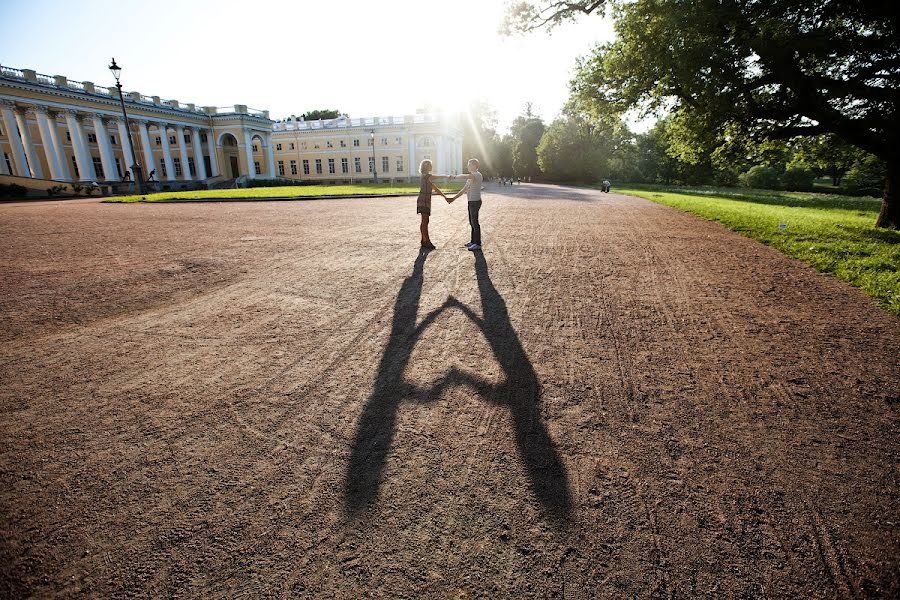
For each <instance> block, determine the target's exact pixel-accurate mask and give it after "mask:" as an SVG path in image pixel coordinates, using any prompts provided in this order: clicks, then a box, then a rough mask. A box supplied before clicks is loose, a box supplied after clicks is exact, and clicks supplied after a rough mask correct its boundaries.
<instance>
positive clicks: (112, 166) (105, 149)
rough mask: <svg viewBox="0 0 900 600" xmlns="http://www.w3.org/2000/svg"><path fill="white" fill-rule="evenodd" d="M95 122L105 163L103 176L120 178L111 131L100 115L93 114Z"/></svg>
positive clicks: (111, 179) (110, 179)
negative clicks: (110, 139)
mask: <svg viewBox="0 0 900 600" xmlns="http://www.w3.org/2000/svg"><path fill="white" fill-rule="evenodd" d="M91 120H92V121H93V122H94V135H95V136H97V146H98V147H99V148H100V164H102V165H103V178H104V179H106V181H114V180H116V179H119V174H118V173H117V172H116V158H115V155H113V150H112V145H111V144H110V143H109V132H108V131H107V130H106V124H105V123H104V122H103V117H101V116H100V115H91Z"/></svg>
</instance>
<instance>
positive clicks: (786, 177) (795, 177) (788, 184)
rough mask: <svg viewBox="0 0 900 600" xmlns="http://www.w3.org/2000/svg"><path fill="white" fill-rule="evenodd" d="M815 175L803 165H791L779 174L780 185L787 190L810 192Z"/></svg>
mask: <svg viewBox="0 0 900 600" xmlns="http://www.w3.org/2000/svg"><path fill="white" fill-rule="evenodd" d="M815 178H816V175H815V173H813V172H812V171H810V170H809V169H804V168H803V167H791V168H789V169H787V170H785V172H784V173H783V174H782V175H781V186H782V187H783V188H784V189H786V190H788V191H789V192H811V191H812V189H813V181H814V180H815Z"/></svg>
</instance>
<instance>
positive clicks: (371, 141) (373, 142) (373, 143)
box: [368, 138, 375, 146]
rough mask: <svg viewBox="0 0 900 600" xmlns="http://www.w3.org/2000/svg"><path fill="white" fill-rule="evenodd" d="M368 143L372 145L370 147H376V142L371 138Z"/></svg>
mask: <svg viewBox="0 0 900 600" xmlns="http://www.w3.org/2000/svg"><path fill="white" fill-rule="evenodd" d="M368 142H369V145H370V146H374V145H375V140H373V139H372V138H369V139H368Z"/></svg>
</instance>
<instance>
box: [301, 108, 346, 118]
mask: <svg viewBox="0 0 900 600" xmlns="http://www.w3.org/2000/svg"><path fill="white" fill-rule="evenodd" d="M346 116H347V113H344V112H341V111H339V110H337V109H331V108H319V109H316V110H311V111H309V112H305V113H303V114H302V115H300V118H301V119H302V120H304V121H315V120H317V119H337V118H338V117H346Z"/></svg>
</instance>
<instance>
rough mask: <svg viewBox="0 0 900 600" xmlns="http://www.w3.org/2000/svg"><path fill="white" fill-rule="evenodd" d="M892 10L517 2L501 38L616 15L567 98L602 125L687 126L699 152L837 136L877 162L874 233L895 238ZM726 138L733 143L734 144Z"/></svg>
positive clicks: (820, 4)
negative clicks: (680, 119)
mask: <svg viewBox="0 0 900 600" xmlns="http://www.w3.org/2000/svg"><path fill="white" fill-rule="evenodd" d="M892 6H893V3H891V2H870V1H860V2H849V1H846V0H694V1H691V2H687V1H684V0H633V1H627V2H626V1H617V0H607V1H606V2H602V1H598V0H573V1H569V2H560V1H547V0H544V1H542V2H516V3H513V4H512V5H511V7H510V9H509V11H508V13H507V22H506V24H507V27H508V28H509V29H511V30H529V29H533V28H536V27H540V26H542V25H544V24H546V25H549V26H553V25H555V24H558V23H560V22H562V21H565V20H567V19H572V18H575V17H577V16H579V15H582V14H591V13H597V12H600V11H603V10H605V9H608V8H611V9H612V11H613V14H614V16H615V19H616V32H617V39H616V40H615V41H614V42H611V43H608V44H604V45H601V46H598V47H597V48H596V49H595V50H594V51H593V53H592V54H591V55H590V56H589V57H587V58H585V59H583V60H581V61H579V64H578V67H577V73H576V76H575V79H574V81H573V90H574V91H575V93H576V95H577V96H578V97H579V98H580V99H581V100H582V101H583V102H585V103H587V104H590V105H593V107H594V108H595V109H596V110H598V111H600V112H605V113H611V112H619V113H621V112H624V111H626V110H629V109H633V108H635V107H640V108H642V109H643V110H645V111H656V110H662V111H665V112H670V113H674V114H679V113H681V114H690V119H685V121H688V120H689V121H690V122H691V123H693V124H694V125H696V126H697V128H698V129H702V130H703V131H696V132H694V135H695V137H696V139H697V142H698V143H699V142H703V141H705V142H707V143H709V144H711V145H712V146H715V147H717V146H721V145H726V144H728V143H730V141H731V137H729V136H730V134H731V135H732V136H733V135H746V136H749V138H750V139H752V140H765V139H787V138H793V137H797V136H816V135H822V134H826V133H830V134H834V135H835V136H837V137H839V138H841V139H842V140H844V141H846V142H848V143H849V144H852V145H854V146H856V147H858V148H860V149H862V150H864V151H866V152H868V153H870V154H872V155H874V156H876V157H878V158H879V159H881V160H882V161H884V164H885V165H886V175H885V185H884V195H883V202H882V208H881V214H880V215H879V217H878V220H877V222H876V226H879V227H891V228H898V227H900V202H898V199H897V193H898V189H897V188H898V185H900V110H898V109H900V38H898V36H897V24H898V20H897V17H896V16H894V13H895V8H892ZM729 132H730V133H729Z"/></svg>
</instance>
